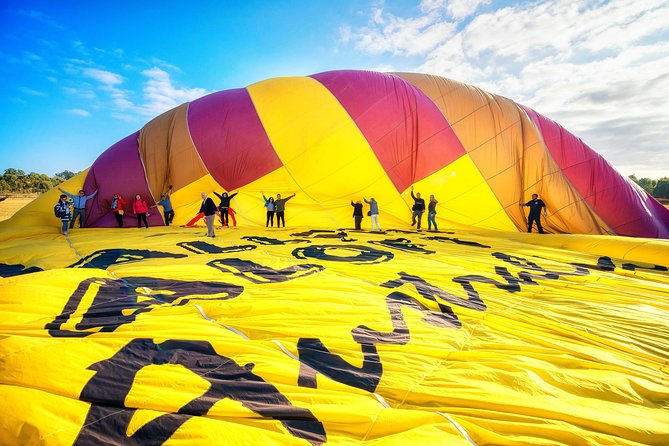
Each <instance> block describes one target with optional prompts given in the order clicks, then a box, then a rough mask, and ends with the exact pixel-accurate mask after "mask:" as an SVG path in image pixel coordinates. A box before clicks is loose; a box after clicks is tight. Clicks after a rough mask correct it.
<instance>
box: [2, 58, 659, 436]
mask: <svg viewBox="0 0 669 446" xmlns="http://www.w3.org/2000/svg"><path fill="white" fill-rule="evenodd" d="M168 185H172V189H171V190H172V192H171V195H170V200H171V204H172V205H173V207H174V210H175V219H174V224H173V225H172V226H169V227H166V226H165V225H164V219H163V215H162V207H159V208H151V209H150V211H149V216H148V223H149V226H150V228H148V229H145V228H141V229H138V228H137V225H136V224H137V221H136V220H135V215H134V214H133V210H132V207H131V202H132V199H133V198H134V196H135V195H136V194H139V195H140V196H141V197H142V199H143V200H145V201H146V202H147V204H148V205H149V206H151V205H153V204H155V203H157V202H158V201H159V200H160V199H161V195H163V194H165V193H167V191H168ZM62 187H63V189H65V190H68V191H70V192H73V191H74V192H76V191H77V190H79V189H80V188H83V189H84V190H85V191H86V193H87V194H90V193H92V192H94V191H95V190H97V191H98V192H97V195H95V196H94V197H93V198H91V199H90V200H89V201H88V202H87V204H86V216H85V217H86V218H85V222H86V226H87V228H85V229H79V228H76V227H75V228H74V229H72V230H71V231H70V234H69V236H68V237H65V236H63V235H61V234H60V233H59V230H60V221H59V220H58V219H57V218H56V217H55V216H54V204H55V203H56V201H57V199H58V195H59V192H58V191H56V190H54V191H50V192H48V193H46V194H44V195H42V196H41V197H40V198H38V199H36V200H35V201H34V202H33V203H31V204H30V205H28V206H27V207H26V208H24V209H23V210H21V211H20V212H19V213H17V214H16V215H15V216H14V217H13V218H12V219H10V220H9V221H7V222H3V223H1V224H0V229H1V230H2V231H1V233H0V240H1V243H2V245H1V248H2V249H1V250H0V276H2V278H0V328H1V330H0V358H1V360H0V377H1V378H0V380H1V381H0V382H1V384H2V391H1V392H0V399H1V404H2V417H0V420H1V421H0V443H2V444H22V445H23V444H37V443H39V444H77V445H91V444H170V445H192V444H257V445H267V444H294V445H301V444H303V445H309V444H311V445H320V444H362V443H364V444H383V445H386V444H395V445H408V444H449V445H457V444H462V445H468V444H477V445H518V444H523V445H525V444H527V445H556V444H560V445H575V444H583V445H600V444H601V445H640V444H656V445H666V444H669V412H668V409H667V408H668V407H669V396H668V395H669V366H668V361H669V347H668V345H669V328H668V325H669V273H668V272H667V267H668V266H669V242H668V241H667V240H666V239H667V238H668V237H669V211H667V210H666V209H665V208H664V207H662V206H661V205H660V204H659V203H657V202H656V201H655V200H654V199H653V198H651V197H650V196H649V195H647V194H646V193H645V192H644V191H643V190H641V189H640V188H638V187H637V186H636V185H634V184H633V183H632V182H630V181H628V180H627V179H626V178H624V177H622V176H621V175H620V174H618V173H617V172H616V171H615V170H614V169H613V168H612V167H611V166H610V165H609V164H608V163H607V162H606V161H605V160H604V159H603V158H602V157H601V156H600V155H598V154H597V153H596V152H594V151H593V150H592V149H590V148H589V147H588V146H587V145H586V144H585V143H584V142H583V141H581V140H580V139H578V138H577V137H575V136H574V135H572V134H570V133H569V132H567V131H566V130H565V129H563V128H562V127H560V125H558V124H557V123H555V122H553V121H551V120H550V119H548V118H546V117H544V116H542V115H540V114H539V113H537V112H535V111H534V110H531V109H529V108H527V107H524V106H521V105H519V104H517V103H515V102H513V101H512V100H509V99H506V98H503V97H500V96H496V95H493V94H490V93H486V92H484V91H482V90H480V89H478V88H476V87H473V86H469V85H465V84H461V83H458V82H455V81H451V80H448V79H444V78H441V77H437V76H430V75H425V74H408V73H393V74H389V73H375V72H367V71H333V72H326V73H321V74H316V75H313V76H308V77H287V78H276V79H269V80H266V81H262V82H259V83H257V84H253V85H250V86H248V87H246V88H240V89H236V90H227V91H222V92H218V93H214V94H211V95H208V96H205V97H202V98H200V99H198V100H195V101H193V102H191V103H188V104H184V105H181V106H179V107H177V108H175V109H173V110H170V111H168V112H166V113H164V114H162V115H160V116H158V117H157V118H155V119H154V120H152V121H151V122H149V123H148V124H146V125H145V126H144V127H143V128H142V129H141V130H140V131H138V132H137V133H134V134H132V135H130V136H128V137H126V138H124V139H121V140H120V141H119V142H118V143H116V144H114V145H113V146H112V147H110V148H109V149H107V150H106V151H105V152H104V153H102V154H101V155H100V156H99V157H98V159H97V160H96V161H95V162H94V163H93V165H92V166H91V168H90V169H88V170H87V171H85V172H83V173H81V174H79V175H78V176H76V177H74V178H72V179H71V180H69V181H67V182H66V183H64V184H63V185H62ZM412 188H413V189H412ZM224 191H225V192H228V193H229V194H230V196H231V197H232V199H231V200H230V203H229V207H230V209H231V210H230V211H229V213H230V214H231V215H230V216H231V217H233V218H231V219H230V227H224V228H221V227H220V225H219V227H218V228H216V237H215V238H210V237H206V229H205V228H204V226H203V220H198V219H197V218H196V217H197V215H198V213H199V211H200V208H201V205H202V198H201V193H202V192H205V193H206V194H208V195H209V196H210V197H212V198H214V199H215V201H216V203H218V201H219V199H218V198H217V197H216V196H215V195H214V194H213V193H214V192H216V193H218V194H222V193H223V192H224ZM235 193H236V195H234V196H233V195H232V194H235ZM418 193H420V194H421V197H422V198H423V199H425V202H426V204H427V203H428V202H429V201H430V198H429V197H430V195H434V197H435V198H436V200H437V204H436V207H435V208H434V210H435V211H436V218H435V223H436V224H437V226H438V228H439V230H438V231H427V230H426V229H427V228H426V226H427V221H426V218H427V214H428V212H427V210H426V212H425V215H423V216H422V221H421V220H420V219H419V222H418V223H417V225H416V226H412V225H411V217H412V207H413V206H414V204H415V200H414V198H413V197H416V198H418ZM535 193H536V194H538V195H539V199H541V200H542V201H543V203H544V204H545V206H546V208H545V209H546V211H547V215H546V216H545V217H544V216H543V215H542V218H541V222H542V223H543V226H544V229H545V231H546V232H547V234H537V233H536V232H534V233H532V234H527V233H526V231H527V223H528V214H527V212H528V210H527V209H528V207H525V206H522V204H524V203H528V202H529V201H530V200H531V199H532V194H535ZM114 194H119V195H121V196H122V197H124V198H125V200H126V203H127V204H126V205H125V208H124V210H125V213H124V215H122V216H121V215H118V216H115V215H114V213H113V212H112V204H111V201H112V196H113V195H114ZM278 194H280V195H281V199H282V200H285V199H288V201H282V203H283V204H284V206H285V211H284V212H285V221H286V226H285V227H281V228H277V227H276V220H274V222H273V223H274V226H272V227H266V220H267V219H266V217H267V210H268V207H266V206H265V204H266V200H265V199H264V198H263V197H265V198H267V199H269V198H270V196H271V197H277V196H278ZM372 198H374V201H375V202H376V206H375V207H378V214H379V217H378V220H379V223H380V226H381V227H382V228H383V231H370V228H371V224H370V218H369V217H367V216H364V218H363V221H362V224H363V230H362V231H357V230H352V229H351V228H352V227H353V218H352V213H353V210H354V207H353V206H352V205H353V204H356V202H357V201H358V200H360V201H361V203H362V204H363V206H364V211H363V215H365V214H367V210H369V209H370V207H369V206H370V205H369V204H366V203H365V201H367V202H371V201H372ZM269 209H271V207H270V208H269ZM279 210H280V209H275V211H279ZM277 214H278V212H277ZM277 216H278V215H277ZM116 217H119V218H120V220H121V222H122V223H123V226H124V227H123V228H119V227H117V220H116ZM217 224H219V223H218V220H217ZM421 224H422V226H421V229H420V230H418V229H417V226H419V225H421ZM430 226H432V224H430Z"/></svg>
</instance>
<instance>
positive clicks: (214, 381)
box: [74, 339, 327, 446]
mask: <svg viewBox="0 0 669 446" xmlns="http://www.w3.org/2000/svg"><path fill="white" fill-rule="evenodd" d="M165 364H178V365H181V366H183V367H185V368H187V369H188V370H190V371H191V372H193V373H195V374H196V375H198V376H199V377H201V378H202V379H205V380H206V381H208V382H209V384H210V387H209V389H208V390H207V391H206V392H205V393H204V394H202V395H200V396H198V397H197V398H195V399H193V400H191V401H190V402H188V403H187V404H185V405H184V406H182V407H181V408H180V409H179V410H178V411H177V413H168V414H164V415H160V416H158V417H157V418H154V419H153V420H151V421H149V422H148V423H146V424H145V425H143V426H142V427H141V428H139V429H137V431H135V433H133V434H132V435H131V436H128V435H127V434H126V432H127V430H128V426H129V424H130V421H131V420H132V417H133V415H134V413H135V411H136V410H137V409H139V408H130V407H126V406H125V399H126V397H127V395H128V394H129V393H130V391H131V389H132V386H133V382H134V380H135V376H136V375H137V373H138V372H139V371H140V370H142V369H143V368H144V367H146V366H149V365H165ZM253 366H254V365H253V364H252V363H249V364H246V365H244V366H240V365H239V364H237V363H236V362H235V361H234V360H232V359H231V358H227V357H225V356H222V355H219V354H218V353H216V351H215V350H214V348H213V347H212V346H211V344H210V343H209V342H206V341H177V340H170V341H166V342H162V343H160V344H156V343H155V342H154V340H153V339H133V340H132V341H130V342H129V343H128V344H127V345H126V346H125V347H123V348H122V349H121V350H119V351H118V352H117V353H116V354H114V356H112V357H111V358H109V359H105V360H104V361H100V362H97V363H95V364H93V365H91V366H90V367H89V368H88V369H89V370H93V371H95V375H93V377H92V378H91V379H90V380H89V381H88V383H86V385H85V386H84V388H83V390H82V391H81V395H80V396H79V398H80V399H81V400H82V401H87V402H90V403H91V406H90V408H89V410H88V414H87V415H86V420H85V422H84V424H83V426H82V428H81V430H80V431H79V435H78V436H77V438H76V440H75V442H74V444H75V445H78V446H87V445H92V444H123V445H137V446H139V445H161V444H163V443H164V442H165V441H167V440H168V439H169V438H170V437H171V436H172V435H173V434H174V433H175V432H176V431H177V429H179V427H180V426H181V425H183V424H184V423H185V422H186V421H188V420H189V419H190V418H192V417H197V416H203V415H206V414H207V412H208V411H209V410H210V409H211V408H212V406H213V405H214V404H216V403H217V402H218V401H221V400H223V399H225V398H230V399H232V400H235V401H239V402H240V403H242V405H243V406H244V407H246V408H248V409H250V410H252V411H253V412H255V413H257V414H259V415H261V416H263V417H267V418H272V419H275V420H277V421H279V422H281V424H282V425H283V426H284V427H285V428H286V429H287V430H288V432H290V433H291V434H292V435H293V436H295V437H297V438H301V439H304V440H306V441H308V442H309V443H311V444H312V445H320V444H323V443H325V442H326V441H327V436H326V433H325V429H324V428H323V424H322V423H321V422H320V421H318V419H316V417H315V416H314V415H313V414H312V413H311V412H310V411H309V410H308V409H306V408H302V407H296V406H293V405H292V403H291V402H290V401H289V400H288V399H287V398H286V397H285V396H284V395H283V394H282V393H281V392H280V391H279V390H278V389H277V388H276V387H275V386H273V385H272V384H270V383H268V382H266V381H265V380H263V379H262V378H261V377H260V376H258V375H256V374H254V373H253ZM177 390H178V391H184V392H187V391H188V390H189V389H179V388H178V387H177ZM203 436H206V434H205V435H203Z"/></svg>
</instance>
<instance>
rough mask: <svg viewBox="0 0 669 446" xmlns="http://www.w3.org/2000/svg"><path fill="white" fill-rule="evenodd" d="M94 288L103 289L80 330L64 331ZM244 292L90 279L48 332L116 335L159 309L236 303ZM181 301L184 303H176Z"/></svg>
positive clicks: (220, 285) (211, 285) (149, 280)
mask: <svg viewBox="0 0 669 446" xmlns="http://www.w3.org/2000/svg"><path fill="white" fill-rule="evenodd" d="M92 286H97V287H99V289H98V291H97V293H96V294H95V297H94V298H93V303H92V304H91V306H90V307H89V308H88V309H87V310H86V312H85V313H84V314H83V316H82V320H81V321H80V322H79V323H77V324H76V326H75V329H76V330H63V329H62V326H63V324H64V323H66V322H67V321H68V320H69V319H70V317H71V316H72V314H74V313H75V312H76V311H77V310H78V309H79V306H80V304H81V300H82V299H83V297H84V295H85V294H86V293H87V292H88V291H89V289H90V288H91V287H92ZM242 291H244V288H243V287H241V286H239V285H232V284H229V283H224V282H199V281H185V280H173V279H158V278H155V277H126V278H124V279H122V280H113V279H107V278H90V279H86V280H84V281H82V282H81V283H80V284H79V286H77V289H76V290H74V292H73V293H72V295H71V296H70V297H69V299H68V300H67V303H66V304H65V307H64V308H63V312H62V313H61V314H59V315H58V316H56V318H55V319H54V320H53V321H51V322H49V323H48V324H46V326H45V327H44V328H45V329H47V330H48V331H49V334H50V335H51V336H53V337H85V336H89V335H91V334H94V333H96V332H98V331H100V332H112V331H114V330H116V329H117V328H118V327H120V326H121V325H125V324H129V323H132V322H133V321H134V320H135V318H136V317H137V316H138V315H139V314H141V313H146V312H148V311H151V310H152V309H153V308H155V307H156V306H160V305H176V306H181V305H185V304H186V303H188V302H189V301H190V300H227V299H234V298H235V297H237V296H239V295H240V294H241V293H242ZM189 296H193V297H189ZM203 296H210V297H203ZM140 297H141V298H142V300H141V301H140V300H139V298H140ZM186 297H188V298H186ZM182 298H185V299H182ZM179 299H181V300H180V301H179V302H177V303H175V302H176V301H177V300H179ZM80 311H83V309H80Z"/></svg>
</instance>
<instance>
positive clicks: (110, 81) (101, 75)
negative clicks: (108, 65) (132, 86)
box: [83, 68, 123, 86]
mask: <svg viewBox="0 0 669 446" xmlns="http://www.w3.org/2000/svg"><path fill="white" fill-rule="evenodd" d="M83 73H84V75H85V76H86V77H89V78H91V79H95V80H96V81H98V82H100V83H102V84H104V85H107V86H111V85H118V84H121V83H123V76H121V75H120V74H116V73H112V72H111V71H105V70H98V69H97V68H85V69H84V70H83Z"/></svg>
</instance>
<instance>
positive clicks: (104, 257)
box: [68, 248, 187, 269]
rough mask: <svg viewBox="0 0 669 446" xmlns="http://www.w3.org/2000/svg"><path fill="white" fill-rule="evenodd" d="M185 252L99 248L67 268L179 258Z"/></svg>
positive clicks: (96, 266) (102, 267)
mask: <svg viewBox="0 0 669 446" xmlns="http://www.w3.org/2000/svg"><path fill="white" fill-rule="evenodd" d="M183 257H187V256H186V254H174V253H171V252H163V251H151V250H148V249H123V248H114V249H101V250H99V251H95V252H94V253H93V254H90V255H87V256H86V257H83V258H82V259H80V260H79V261H77V262H76V263H73V264H72V265H70V266H68V268H76V267H80V268H99V269H107V268H109V267H110V266H111V265H116V264H126V263H130V262H139V261H141V260H145V259H181V258H183Z"/></svg>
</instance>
